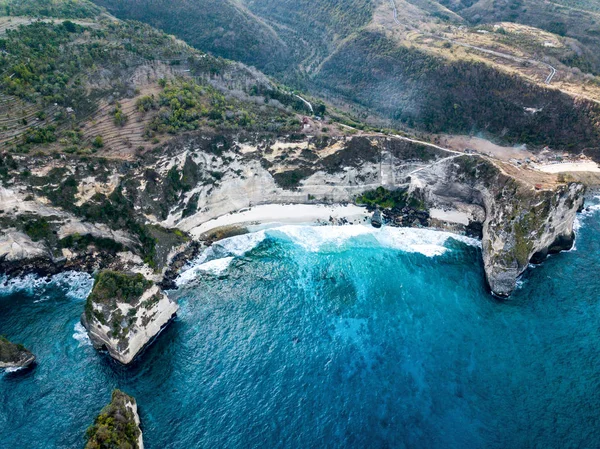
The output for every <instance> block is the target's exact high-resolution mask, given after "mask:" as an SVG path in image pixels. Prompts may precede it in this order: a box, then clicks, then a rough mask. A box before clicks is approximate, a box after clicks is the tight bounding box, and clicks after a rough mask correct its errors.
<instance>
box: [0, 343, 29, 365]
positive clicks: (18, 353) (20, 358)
mask: <svg viewBox="0 0 600 449" xmlns="http://www.w3.org/2000/svg"><path fill="white" fill-rule="evenodd" d="M33 362H35V356H34V355H33V354H32V353H31V352H29V351H28V350H27V349H25V347H24V346H23V345H21V344H14V343H11V342H10V341H8V340H7V339H6V338H4V337H3V336H1V335H0V369H4V368H27V367H28V366H30V365H31V364H32V363H33Z"/></svg>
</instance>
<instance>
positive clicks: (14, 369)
mask: <svg viewBox="0 0 600 449" xmlns="http://www.w3.org/2000/svg"><path fill="white" fill-rule="evenodd" d="M22 369H24V368H23V367H22V366H11V367H9V368H4V372H5V373H16V372H17V371H21V370H22Z"/></svg>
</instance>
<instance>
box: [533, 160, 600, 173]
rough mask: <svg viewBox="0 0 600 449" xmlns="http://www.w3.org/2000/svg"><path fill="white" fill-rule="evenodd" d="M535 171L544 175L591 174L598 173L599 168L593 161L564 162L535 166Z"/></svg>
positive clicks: (599, 171)
mask: <svg viewBox="0 0 600 449" xmlns="http://www.w3.org/2000/svg"><path fill="white" fill-rule="evenodd" d="M534 167H535V168H536V169H537V170H539V171H543V172H546V173H567V172H593V173H600V167H598V164H596V163H595V162H593V161H586V162H564V163H559V164H545V165H535V166H534Z"/></svg>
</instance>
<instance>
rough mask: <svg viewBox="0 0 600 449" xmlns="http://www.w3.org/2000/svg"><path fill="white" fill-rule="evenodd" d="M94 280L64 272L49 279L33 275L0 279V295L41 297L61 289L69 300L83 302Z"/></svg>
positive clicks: (80, 273) (75, 273)
mask: <svg viewBox="0 0 600 449" xmlns="http://www.w3.org/2000/svg"><path fill="white" fill-rule="evenodd" d="M93 284H94V279H93V278H92V277H91V276H90V275H89V274H87V273H82V272H79V271H66V272H64V273H59V274H56V275H54V276H50V277H39V276H37V275H34V274H28V275H26V276H20V277H16V278H9V277H7V276H1V277H0V295H3V296H6V295H10V294H13V293H16V292H26V293H29V294H35V295H36V296H38V295H39V296H43V295H44V293H45V292H49V291H51V290H56V289H61V290H63V291H64V292H65V294H66V296H67V297H68V298H71V299H78V300H83V299H85V298H87V297H88V295H89V294H90V292H91V291H92V286H93Z"/></svg>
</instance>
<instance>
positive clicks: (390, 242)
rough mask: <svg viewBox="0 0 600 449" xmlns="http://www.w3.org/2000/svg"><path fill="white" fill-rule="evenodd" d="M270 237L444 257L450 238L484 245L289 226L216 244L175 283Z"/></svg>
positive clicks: (362, 229)
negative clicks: (384, 248)
mask: <svg viewBox="0 0 600 449" xmlns="http://www.w3.org/2000/svg"><path fill="white" fill-rule="evenodd" d="M267 237H274V238H278V239H283V240H288V241H291V242H293V243H294V244H296V245H298V246H300V247H302V248H304V249H305V250H306V251H310V252H319V251H332V250H333V251H339V250H343V249H345V248H346V247H357V246H381V247H386V248H394V249H398V250H400V251H404V252H409V253H420V254H423V255H425V256H427V257H435V256H441V255H442V254H444V253H446V252H447V251H449V249H448V248H447V247H446V246H445V245H446V243H447V242H448V240H449V239H454V240H457V241H460V242H462V243H464V244H467V245H470V246H477V247H480V246H481V242H480V241H479V240H477V239H473V238H470V237H465V236H460V235H456V234H452V233H449V232H443V231H434V230H431V229H417V228H392V227H383V228H380V229H375V228H372V227H370V226H363V225H347V226H299V225H285V226H280V227H277V228H271V229H265V230H261V231H259V232H256V233H251V234H244V235H240V236H235V237H230V238H227V239H224V240H221V241H219V242H216V243H214V244H213V245H212V246H211V247H209V248H208V249H206V251H204V252H203V253H202V254H201V255H200V256H199V257H197V258H196V259H194V260H193V261H191V262H190V263H188V264H187V265H186V266H185V267H184V269H183V270H182V271H181V273H180V274H179V277H178V278H177V279H176V280H175V283H176V284H177V285H178V286H182V285H185V284H188V283H190V282H193V281H194V280H196V279H197V278H198V275H199V274H201V273H208V274H212V275H220V274H222V273H224V272H225V271H226V270H227V268H228V267H229V265H230V264H231V262H232V261H233V260H234V259H235V257H240V256H243V255H244V254H246V253H247V252H248V251H250V250H252V249H253V248H255V247H256V246H258V244H259V243H260V242H262V241H263V240H264V239H265V238H267Z"/></svg>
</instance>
